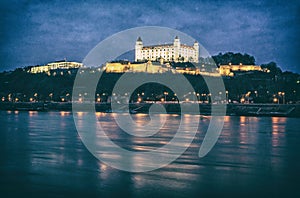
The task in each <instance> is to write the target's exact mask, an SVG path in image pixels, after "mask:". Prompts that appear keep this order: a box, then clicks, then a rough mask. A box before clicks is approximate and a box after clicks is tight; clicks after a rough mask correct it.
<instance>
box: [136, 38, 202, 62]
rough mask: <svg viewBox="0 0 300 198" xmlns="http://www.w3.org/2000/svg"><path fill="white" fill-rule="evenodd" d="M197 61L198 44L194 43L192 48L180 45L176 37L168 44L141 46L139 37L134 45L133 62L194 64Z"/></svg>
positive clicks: (141, 42)
mask: <svg viewBox="0 0 300 198" xmlns="http://www.w3.org/2000/svg"><path fill="white" fill-rule="evenodd" d="M198 59H199V43H198V42H197V41H195V43H194V45H193V46H189V45H185V44H181V43H180V39H179V38H178V36H176V37H175V39H174V42H173V43H170V44H162V45H151V46H143V41H142V39H141V37H139V38H138V39H137V41H136V44H135V61H145V60H148V61H174V62H179V61H180V62H188V61H189V62H195V63H198Z"/></svg>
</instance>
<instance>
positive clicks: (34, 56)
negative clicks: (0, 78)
mask: <svg viewBox="0 0 300 198" xmlns="http://www.w3.org/2000/svg"><path fill="white" fill-rule="evenodd" d="M299 7H300V4H299V3H298V2H297V1H295V2H293V1H291V2H289V3H285V2H284V1H277V2H274V1H213V2H212V1H197V0H194V1H192V0H190V1H127V2H124V1H88V2H87V1H83V0H82V1H49V2H48V1H45V2H44V1H23V3H20V2H17V3H16V2H13V1H4V2H3V1H1V8H2V9H1V11H2V12H1V14H0V17H1V19H0V25H1V27H3V28H4V31H1V32H0V35H1V38H0V46H1V48H0V55H1V66H0V67H1V68H0V70H4V69H9V68H11V69H13V68H15V67H17V66H26V65H35V64H44V63H47V62H49V61H53V60H57V59H62V58H65V57H67V58H68V59H69V60H77V61H81V60H82V59H83V58H84V57H85V55H86V54H87V53H88V52H89V50H91V49H92V48H93V47H94V46H95V45H96V44H97V43H98V42H100V41H101V40H103V39H105V38H106V37H108V36H110V35H111V34H114V33H117V32H119V31H121V30H125V29H128V28H132V27H137V26H144V25H157V26H166V27H171V28H175V29H178V30H180V31H183V32H185V33H187V34H189V35H191V36H193V37H194V38H195V39H197V40H198V41H200V42H201V43H202V44H203V45H204V47H206V49H207V50H208V51H209V52H210V53H211V54H216V53H218V52H220V51H221V52H226V51H236V52H243V53H245V52H247V53H250V54H251V55H254V56H255V57H256V59H257V60H258V63H264V62H267V61H272V60H274V61H276V62H278V63H279V65H281V66H283V68H284V69H293V70H297V68H296V66H295V64H296V61H295V60H294V59H295V58H296V54H298V51H299V50H298V49H299V42H297V41H298V40H299V39H298V38H297V35H299V29H300V28H299V22H298V21H299V13H300V12H299V10H300V9H299ZM296 52H297V53H296ZM298 71H299V70H298Z"/></svg>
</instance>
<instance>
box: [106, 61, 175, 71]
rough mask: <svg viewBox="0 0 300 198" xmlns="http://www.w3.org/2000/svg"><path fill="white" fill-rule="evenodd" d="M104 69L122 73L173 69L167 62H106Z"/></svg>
mask: <svg viewBox="0 0 300 198" xmlns="http://www.w3.org/2000/svg"><path fill="white" fill-rule="evenodd" d="M105 71H106V72H107V73H123V72H147V73H164V72H166V71H173V70H172V69H171V68H170V65H169V64H160V63H156V62H154V63H153V62H151V61H148V62H145V63H130V62H127V63H120V62H116V63H106V66H105ZM173 72H174V71H173Z"/></svg>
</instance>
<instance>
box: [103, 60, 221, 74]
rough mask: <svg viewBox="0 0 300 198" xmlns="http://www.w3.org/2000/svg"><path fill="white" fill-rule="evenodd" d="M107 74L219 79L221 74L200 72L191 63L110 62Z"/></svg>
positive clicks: (107, 66)
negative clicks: (193, 76)
mask: <svg viewBox="0 0 300 198" xmlns="http://www.w3.org/2000/svg"><path fill="white" fill-rule="evenodd" d="M104 69H105V72H107V73H124V72H133V73H138V72H144V73H153V74H154V73H165V72H171V73H174V74H175V73H181V74H190V75H205V76H215V77H219V76H220V74H219V73H216V72H207V71H205V70H204V71H200V68H199V66H197V64H196V63H191V62H170V63H168V62H167V63H163V62H151V61H147V62H133V63H131V62H129V61H118V62H108V63H106V65H105V68H104Z"/></svg>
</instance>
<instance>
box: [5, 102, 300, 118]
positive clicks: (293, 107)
mask: <svg viewBox="0 0 300 198" xmlns="http://www.w3.org/2000/svg"><path fill="white" fill-rule="evenodd" d="M152 104H153V103H131V104H129V111H130V112H131V113H148V112H149V108H150V106H151V105H152ZM159 104H160V105H162V106H163V107H164V108H165V110H166V112H167V113H181V108H180V105H181V104H178V103H159ZM184 105H185V107H187V108H189V107H190V108H193V107H195V106H194V105H195V104H194V103H190V104H189V103H185V104H184ZM88 106H90V104H89V103H81V104H80V107H81V108H82V110H83V111H84V110H85V109H86V107H88ZM126 106H127V105H123V107H124V108H120V109H119V110H118V112H125V111H126V110H124V109H125V107H126ZM211 107H212V105H211V104H199V109H200V114H203V115H211ZM213 107H214V109H215V112H214V113H217V114H218V113H221V112H222V109H224V105H222V104H213ZM95 109H96V111H97V112H112V109H111V104H110V103H95ZM0 110H12V111H14V110H17V111H71V110H72V103H71V102H1V103H0ZM226 114H227V115H242V116H282V117H300V104H227V109H226Z"/></svg>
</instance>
